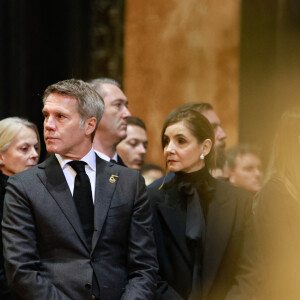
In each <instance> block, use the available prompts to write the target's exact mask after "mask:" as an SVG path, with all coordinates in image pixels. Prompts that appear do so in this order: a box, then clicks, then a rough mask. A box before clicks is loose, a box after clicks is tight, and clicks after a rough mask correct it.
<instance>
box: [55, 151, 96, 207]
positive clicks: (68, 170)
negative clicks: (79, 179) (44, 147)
mask: <svg viewBox="0 0 300 300" xmlns="http://www.w3.org/2000/svg"><path fill="white" fill-rule="evenodd" d="M55 156H56V158H57V159H58V162H59V164H60V166H61V168H62V170H63V172H64V175H65V178H66V181H67V183H68V186H69V188H70V191H71V194H72V195H73V191H74V182H75V176H76V171H75V170H74V169H73V168H72V167H71V166H70V165H69V164H68V162H70V161H71V160H70V159H64V158H63V157H61V156H60V155H59V154H55ZM81 161H84V162H86V163H87V164H86V165H85V172H86V174H87V175H88V177H89V179H90V182H91V188H92V197H93V202H95V188H96V153H95V151H94V149H93V147H92V148H91V150H90V152H89V153H88V154H87V155H86V156H84V157H83V158H82V159H81Z"/></svg>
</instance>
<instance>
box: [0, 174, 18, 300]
mask: <svg viewBox="0 0 300 300" xmlns="http://www.w3.org/2000/svg"><path fill="white" fill-rule="evenodd" d="M7 180H8V176H6V175H4V174H3V173H2V172H1V171H0V224H1V222H2V218H3V202H4V195H5V187H6V184H7ZM0 226H1V225H0ZM1 228H2V226H1ZM0 251H1V253H0V299H1V300H13V299H15V298H14V296H13V295H12V294H11V292H10V291H9V288H8V286H7V279H6V276H5V270H4V257H3V244H2V230H0Z"/></svg>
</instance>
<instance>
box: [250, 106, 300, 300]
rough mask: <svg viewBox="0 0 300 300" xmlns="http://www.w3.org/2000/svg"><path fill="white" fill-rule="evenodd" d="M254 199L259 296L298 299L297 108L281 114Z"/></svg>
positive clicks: (299, 167)
mask: <svg viewBox="0 0 300 300" xmlns="http://www.w3.org/2000/svg"><path fill="white" fill-rule="evenodd" d="M257 200H258V202H257V205H256V208H255V220H256V225H257V234H258V237H259V245H260V247H261V253H262V258H263V260H262V263H263V265H262V266H263V268H262V271H263V273H264V275H265V276H264V280H263V282H262V285H261V286H262V289H261V293H260V299H272V300H276V299H278V300H281V299H289V300H294V299H300V108H295V109H290V110H288V111H286V112H285V113H284V114H283V115H282V118H281V120H280V122H279V127H278V130H277V134H276V137H275V140H274V145H273V149H272V154H271V160H270V164H269V167H268V170H267V172H266V183H265V184H264V186H263V188H262V190H261V192H260V194H259V195H258V198H257Z"/></svg>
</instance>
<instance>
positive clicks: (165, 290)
mask: <svg viewBox="0 0 300 300" xmlns="http://www.w3.org/2000/svg"><path fill="white" fill-rule="evenodd" d="M209 186H210V188H211V190H212V191H213V195H212V199H211V201H210V202H209V206H208V212H207V221H206V240H205V246H204V253H203V267H202V273H201V275H202V286H203V288H202V297H201V299H202V300H204V299H210V300H220V299H236V300H238V299H239V300H240V299H253V298H252V295H253V294H254V293H255V291H254V290H255V282H256V273H255V268H254V266H253V263H254V261H253V260H252V255H254V251H255V245H254V244H253V240H252V238H253V235H252V230H253V227H252V213H251V206H252V199H251V198H250V197H249V195H248V193H246V194H245V193H244V191H242V190H240V189H238V188H235V187H233V186H231V185H229V184H227V183H226V182H223V181H221V180H217V179H215V178H213V177H211V176H210V175H209ZM149 196H150V200H151V203H152V206H153V213H154V215H153V221H154V234H155V238H156V243H157V253H158V261H159V277H160V279H161V280H160V281H159V284H158V290H157V299H166V300H174V299H188V297H189V295H190V292H191V286H192V267H193V262H192V258H191V251H190V249H189V248H188V246H187V243H186V237H185V223H186V221H185V213H184V212H183V211H182V209H181V207H182V206H181V205H180V201H183V200H182V199H181V195H180V194H179V192H178V189H177V184H176V180H175V178H173V179H172V180H171V181H170V182H168V183H166V184H165V185H164V187H163V188H162V189H161V190H159V189H158V187H153V188H151V189H150V190H149ZM166 282H167V283H168V285H167V284H166ZM199 299H200V298H199Z"/></svg>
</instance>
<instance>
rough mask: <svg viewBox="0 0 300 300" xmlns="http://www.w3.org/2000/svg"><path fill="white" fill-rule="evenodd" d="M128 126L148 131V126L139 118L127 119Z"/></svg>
mask: <svg viewBox="0 0 300 300" xmlns="http://www.w3.org/2000/svg"><path fill="white" fill-rule="evenodd" d="M126 122H127V125H134V126H138V127H141V128H143V129H144V130H145V131H146V130H147V129H146V124H145V123H144V122H143V121H142V120H141V119H140V118H138V117H128V118H127V119H126Z"/></svg>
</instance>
